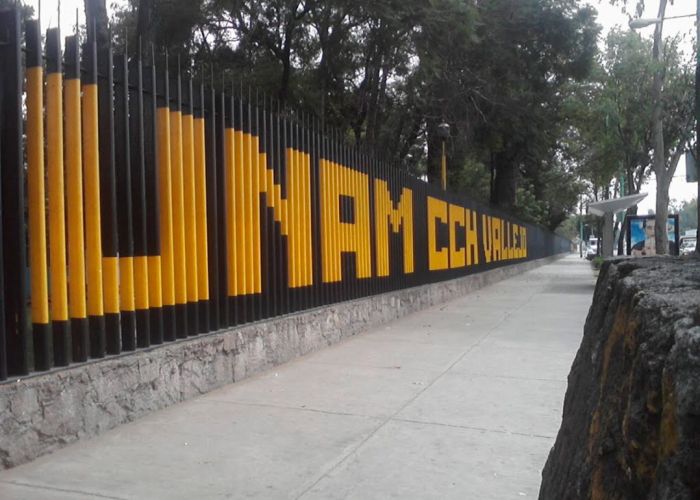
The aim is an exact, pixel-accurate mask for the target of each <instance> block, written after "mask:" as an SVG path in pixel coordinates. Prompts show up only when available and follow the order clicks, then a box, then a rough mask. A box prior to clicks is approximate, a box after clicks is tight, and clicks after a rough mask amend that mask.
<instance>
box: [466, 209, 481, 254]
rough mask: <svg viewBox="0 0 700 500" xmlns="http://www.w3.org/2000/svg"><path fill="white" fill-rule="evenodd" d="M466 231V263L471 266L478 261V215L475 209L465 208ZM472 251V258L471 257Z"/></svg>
mask: <svg viewBox="0 0 700 500" xmlns="http://www.w3.org/2000/svg"><path fill="white" fill-rule="evenodd" d="M464 214H465V215H464V216H465V221H466V232H467V248H466V251H467V265H468V266H472V265H476V264H478V263H479V242H478V237H479V235H478V232H477V225H476V222H477V220H478V215H477V213H476V210H470V209H468V208H467V209H465V211H464ZM472 253H473V254H474V258H472Z"/></svg>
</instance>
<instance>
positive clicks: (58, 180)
mask: <svg viewBox="0 0 700 500" xmlns="http://www.w3.org/2000/svg"><path fill="white" fill-rule="evenodd" d="M62 83H63V78H62V76H61V74H60V73H49V74H48V75H47V77H46V121H47V124H46V125H47V127H46V139H47V145H46V153H47V155H46V156H47V164H48V186H49V260H50V263H51V267H50V272H51V319H53V320H56V321H66V320H68V293H67V287H68V278H67V276H66V222H65V216H66V215H65V190H64V171H63V109H62V102H61V101H62V99H61V90H62V88H61V87H62Z"/></svg>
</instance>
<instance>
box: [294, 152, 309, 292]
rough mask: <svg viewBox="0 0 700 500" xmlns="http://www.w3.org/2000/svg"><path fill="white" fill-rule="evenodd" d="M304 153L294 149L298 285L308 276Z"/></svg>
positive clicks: (301, 284) (302, 283) (302, 284)
mask: <svg viewBox="0 0 700 500" xmlns="http://www.w3.org/2000/svg"><path fill="white" fill-rule="evenodd" d="M302 161H303V153H302V152H301V151H300V150H298V149H295V150H294V168H295V170H296V171H297V178H298V182H297V192H296V198H295V200H296V203H295V205H296V207H297V208H296V216H297V231H298V234H299V236H300V238H299V243H298V251H299V253H298V254H297V256H298V259H299V261H298V263H297V266H298V267H299V269H298V272H297V286H304V278H305V276H306V245H304V244H303V242H304V237H305V236H306V228H305V225H306V220H305V218H304V189H305V187H306V186H305V185H304V182H305V176H304V167H303V164H302Z"/></svg>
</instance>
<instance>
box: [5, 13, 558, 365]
mask: <svg viewBox="0 0 700 500" xmlns="http://www.w3.org/2000/svg"><path fill="white" fill-rule="evenodd" d="M88 31H89V32H90V31H93V30H88ZM88 35H89V36H88V39H87V40H83V41H81V40H79V39H78V38H77V37H76V36H70V37H67V38H66V39H65V43H64V47H65V53H61V43H60V40H59V34H58V31H57V30H48V32H47V33H46V38H45V45H44V46H43V47H42V43H41V34H40V33H39V26H38V24H37V22H36V21H29V22H28V23H26V25H25V26H22V25H21V24H20V20H19V16H18V15H17V12H16V11H15V10H7V11H2V12H0V37H2V43H0V63H1V64H2V67H3V72H2V77H0V85H1V87H0V94H1V95H2V101H0V102H1V106H2V109H1V110H0V111H1V112H0V126H1V128H0V130H1V132H2V133H1V134H0V168H1V173H2V175H1V176H0V181H1V183H2V189H1V190H0V194H1V195H2V205H1V206H2V217H1V218H0V225H1V227H0V237H1V238H2V241H3V242H4V244H3V246H2V255H1V256H0V262H1V263H2V272H1V273H0V316H1V317H0V379H6V378H7V377H8V376H17V375H24V374H27V373H30V372H32V371H43V370H48V369H50V368H52V367H54V366H65V365H69V364H71V363H76V362H82V361H86V360H87V359H89V358H100V357H103V356H105V355H108V354H118V353H120V352H123V351H132V350H135V349H139V348H144V347H148V346H150V345H154V344H160V343H162V342H165V341H172V340H175V339H177V338H187V337H190V336H195V335H199V334H203V333H206V332H211V331H216V330H219V329H223V328H228V327H231V326H235V325H239V324H243V323H247V322H250V321H258V320H264V319H265V318H270V317H274V316H278V315H281V314H286V313H290V312H294V311H299V310H303V309H307V308H311V307H318V306H322V305H326V304H331V303H333V302H337V301H344V300H350V299H354V298H358V297H363V296H368V295H372V294H377V293H384V292H388V291H391V290H396V289H399V288H405V287H412V286H417V285H422V284H426V283H432V282H436V281H441V280H446V279H452V278H457V277H461V276H465V275H469V274H472V273H477V272H482V271H485V270H487V269H490V268H494V267H498V266H504V265H509V264H513V263H516V262H521V261H525V260H530V259H537V258H541V257H546V256H551V255H554V254H557V253H561V252H566V251H568V250H569V242H568V241H567V240H565V239H563V238H560V237H558V236H555V235H554V234H552V233H549V232H547V231H545V230H544V229H542V228H540V227H537V226H534V225H531V224H527V223H523V222H520V221H518V220H517V219H516V218H514V217H512V216H510V215H508V214H506V213H503V212H502V211H499V210H496V209H494V208H492V207H488V206H484V205H481V204H479V203H475V202H474V201H472V200H470V199H468V198H466V197H464V196H461V195H458V194H455V193H450V192H446V191H443V190H441V189H440V188H438V187H437V186H433V185H428V184H426V183H425V182H423V181H422V180H420V179H418V178H416V177H413V176H411V175H409V174H408V173H407V172H406V171H404V170H402V169H401V168H399V166H397V165H390V164H387V163H386V162H382V161H379V160H378V159H377V158H375V157H373V156H372V155H370V154H369V153H368V152H366V151H363V150H359V149H357V148H354V147H351V146H350V145H348V143H347V142H346V141H344V140H343V138H342V137H341V135H340V134H339V132H338V131H335V130H329V129H323V128H322V127H320V125H319V122H320V120H319V118H318V117H315V116H309V115H307V114H302V113H298V112H295V111H294V110H290V109H285V108H280V106H279V104H278V103H276V102H273V101H271V100H270V99H268V98H266V97H262V96H260V95H258V94H257V93H256V92H255V91H252V90H251V89H247V88H246V89H243V88H241V87H240V86H235V85H231V84H230V83H229V84H227V85H223V86H216V85H212V84H211V82H199V81H192V80H191V78H190V76H189V68H186V69H185V65H184V64H183V61H180V60H179V59H176V58H173V57H170V58H168V57H167V54H164V55H162V56H160V57H156V56H155V55H154V51H153V49H152V48H148V49H147V50H145V51H144V50H142V49H143V48H142V47H138V48H136V50H135V51H134V53H135V54H134V55H133V57H127V55H125V54H117V55H114V56H113V55H112V52H111V49H109V48H107V49H103V50H101V51H99V52H98V50H97V47H96V43H95V41H94V40H93V39H92V38H91V37H90V33H88ZM23 41H24V43H23ZM22 46H24V50H25V51H26V57H25V58H24V59H23V58H22V57H21V50H22ZM81 48H82V51H81ZM144 54H145V56H144ZM25 130H26V140H24V139H23V136H24V131H25ZM25 177H26V182H25ZM25 201H26V210H25Z"/></svg>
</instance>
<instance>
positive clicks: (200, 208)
mask: <svg viewBox="0 0 700 500" xmlns="http://www.w3.org/2000/svg"><path fill="white" fill-rule="evenodd" d="M205 120H206V119H205V114H204V85H200V86H199V90H198V92H197V94H196V107H195V114H194V137H195V141H194V144H195V147H194V159H195V164H194V169H195V196H196V200H195V202H196V214H197V215H196V217H197V236H196V238H197V290H198V293H197V295H198V298H199V306H198V308H199V311H198V318H199V330H198V331H199V333H204V332H207V331H209V269H208V267H209V249H208V244H207V243H208V241H207V172H206V161H207V158H206V135H205Z"/></svg>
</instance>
